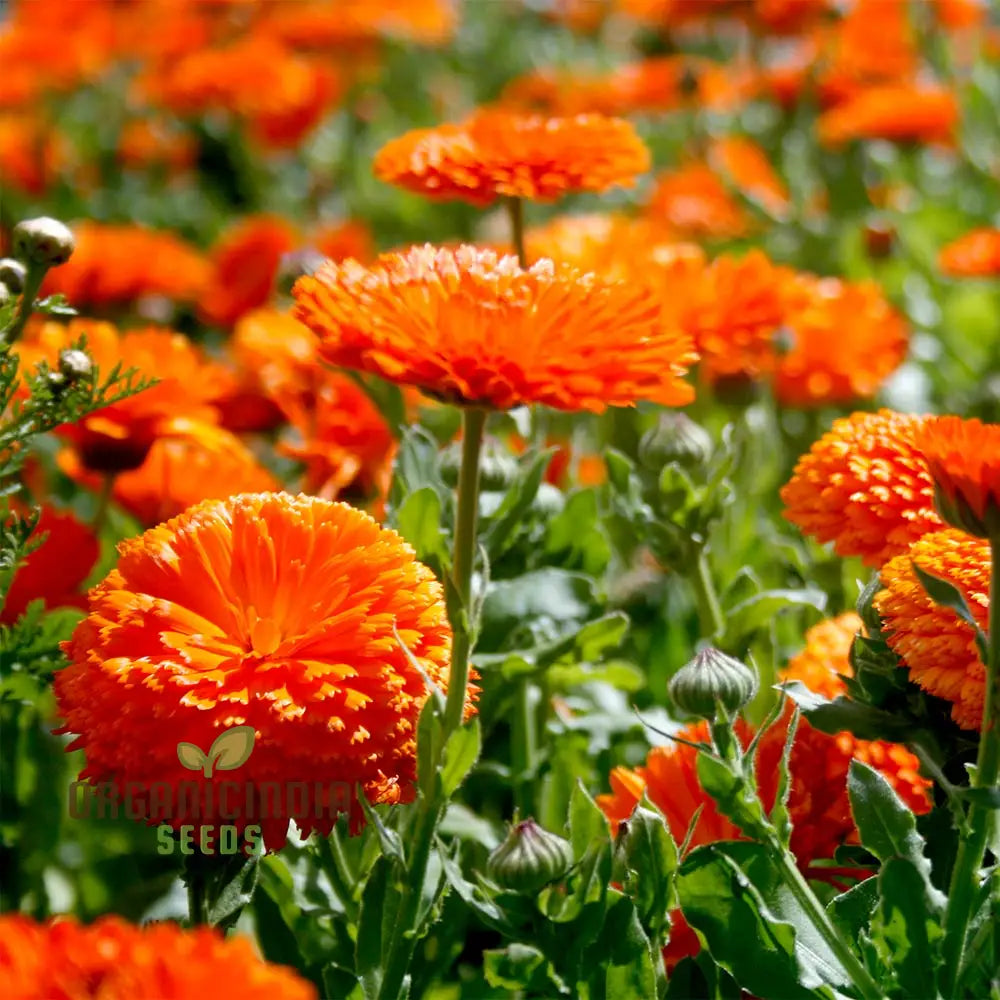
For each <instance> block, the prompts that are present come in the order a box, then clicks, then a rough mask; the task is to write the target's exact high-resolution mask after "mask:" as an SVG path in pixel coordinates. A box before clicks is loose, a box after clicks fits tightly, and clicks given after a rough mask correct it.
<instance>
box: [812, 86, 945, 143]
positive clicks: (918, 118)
mask: <svg viewBox="0 0 1000 1000" xmlns="http://www.w3.org/2000/svg"><path fill="white" fill-rule="evenodd" d="M958 119H959V106H958V98H957V97H956V96H955V94H954V93H953V92H952V91H951V90H948V89H946V88H944V87H931V86H925V85H919V86H917V85H913V84H904V83H896V84H885V85H882V86H878V87H867V88H865V89H863V90H860V91H858V92H857V93H856V94H854V95H853V96H851V97H848V98H847V99H846V100H844V101H843V102H841V103H839V104H838V105H837V106H836V107H834V108H831V109H830V110H829V111H824V112H823V114H821V115H820V116H819V118H818V119H817V122H816V129H817V132H818V134H819V139H820V142H822V143H823V144H824V145H827V146H839V145H842V144H843V143H845V142H850V141H851V140H852V139H889V140H892V141H894V142H936V143H951V142H952V141H954V137H955V128H956V126H957V125H958Z"/></svg>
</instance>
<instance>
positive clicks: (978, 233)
mask: <svg viewBox="0 0 1000 1000" xmlns="http://www.w3.org/2000/svg"><path fill="white" fill-rule="evenodd" d="M938 264H939V265H940V267H941V270H942V271H944V273H945V274H949V275H951V276H952V277H955V278H992V277H996V276H997V275H1000V229H990V228H988V227H984V228H982V229H973V230H972V232H969V233H966V234H965V235H964V236H960V237H959V238H958V239H957V240H955V241H954V242H952V243H949V244H948V245H947V246H946V247H945V248H944V249H943V250H942V251H941V254H940V256H939V257H938Z"/></svg>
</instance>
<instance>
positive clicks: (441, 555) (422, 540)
mask: <svg viewBox="0 0 1000 1000" xmlns="http://www.w3.org/2000/svg"><path fill="white" fill-rule="evenodd" d="M442 517H443V514H442V506H441V498H440V497H439V496H438V494H437V492H436V491H435V490H434V489H433V488H432V487H430V486H422V487H421V488H420V489H418V490H414V492H412V493H410V494H409V495H408V496H407V497H406V499H405V500H403V503H402V506H401V507H400V508H399V510H398V512H397V513H396V528H397V530H398V531H399V533H400V534H401V535H402V536H403V537H404V538H405V539H406V540H407V541H408V542H409V543H410V544H411V545H412V546H413V548H414V549H415V550H416V553H417V558H418V559H419V560H420V561H421V562H426V563H430V564H432V565H434V566H435V568H436V569H437V570H438V572H441V573H446V572H447V571H448V568H449V566H450V564H451V560H450V556H449V554H448V546H447V543H446V541H445V535H444V531H443V523H442Z"/></svg>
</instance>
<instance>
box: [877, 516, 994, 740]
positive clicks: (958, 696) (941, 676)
mask: <svg viewBox="0 0 1000 1000" xmlns="http://www.w3.org/2000/svg"><path fill="white" fill-rule="evenodd" d="M914 563H916V564H917V565H918V566H919V567H920V568H921V569H922V570H923V571H924V572H925V573H929V574H930V575H931V576H936V577H939V578H940V579H942V580H946V581H947V582H948V583H950V584H951V585H952V586H954V587H956V588H957V589H958V590H959V591H960V592H961V594H962V595H963V596H964V597H965V600H966V603H967V604H968V606H969V608H970V610H971V611H972V616H973V618H975V620H976V622H977V624H978V625H979V627H980V628H981V629H982V630H983V631H986V629H987V627H988V620H989V608H990V597H989V594H990V576H991V571H990V546H989V543H988V542H986V541H983V540H982V539H978V538H973V537H971V536H970V535H967V534H965V533H964V532H961V531H956V530H954V529H951V528H949V529H947V530H945V531H935V532H931V533H930V534H928V535H925V536H924V537H923V538H920V539H918V540H917V541H915V542H914V543H913V545H912V546H910V548H909V550H908V551H907V552H905V553H904V554H903V555H900V556H896V557H895V558H894V559H891V560H890V561H889V562H888V563H886V565H885V566H884V567H883V568H882V574H881V576H882V584H883V585H884V587H885V589H884V590H881V591H879V592H878V593H877V594H876V595H875V601H874V606H875V609H876V610H877V611H878V613H879V614H880V615H881V616H882V622H883V628H884V630H885V634H886V641H887V642H888V643H889V645H890V646H891V647H892V649H893V650H894V651H895V653H896V654H897V655H898V656H899V657H900V658H901V659H902V660H903V662H904V663H905V665H906V666H907V667H909V670H910V679H911V680H913V681H914V682H915V683H916V684H918V685H919V686H920V687H922V688H923V689H924V690H925V691H927V692H928V693H930V694H932V695H935V696H936V697H938V698H943V699H944V700H945V701H950V702H951V703H952V711H951V715H952V718H953V719H954V720H955V721H956V722H957V723H958V724H959V725H960V726H961V727H962V728H963V729H973V730H978V729H979V728H980V726H981V725H982V721H983V699H984V696H985V691H986V668H985V667H984V666H983V662H982V660H981V659H980V657H979V649H978V647H977V645H976V639H975V633H974V632H973V629H972V626H970V625H968V624H966V623H965V622H964V621H962V620H961V619H960V618H959V617H958V615H957V613H956V612H955V611H953V610H952V609H951V608H946V607H944V606H943V605H941V604H937V603H935V602H934V601H933V600H931V598H930V597H929V596H928V594H927V592H926V591H925V590H924V588H923V585H922V584H921V583H920V581H919V580H918V579H917V575H916V573H915V572H914V570H913V564H914Z"/></svg>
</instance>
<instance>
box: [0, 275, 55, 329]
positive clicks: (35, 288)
mask: <svg viewBox="0 0 1000 1000" xmlns="http://www.w3.org/2000/svg"><path fill="white" fill-rule="evenodd" d="M48 270H49V265H48V264H28V268H27V273H26V274H25V276H24V288H23V289H22V290H21V300H20V302H19V303H18V306H17V312H16V313H15V314H14V318H13V319H12V320H11V321H10V323H9V324H8V325H7V327H6V328H5V329H4V330H3V332H2V333H0V347H9V346H10V345H11V344H13V343H14V342H15V341H16V340H17V338H18V337H20V336H21V334H22V333H24V328H25V326H26V325H27V323H28V320H29V319H30V318H31V313H32V310H33V309H34V307H35V299H37V298H38V292H39V290H40V289H41V287H42V281H44V280H45V275H46V274H47V273H48Z"/></svg>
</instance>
